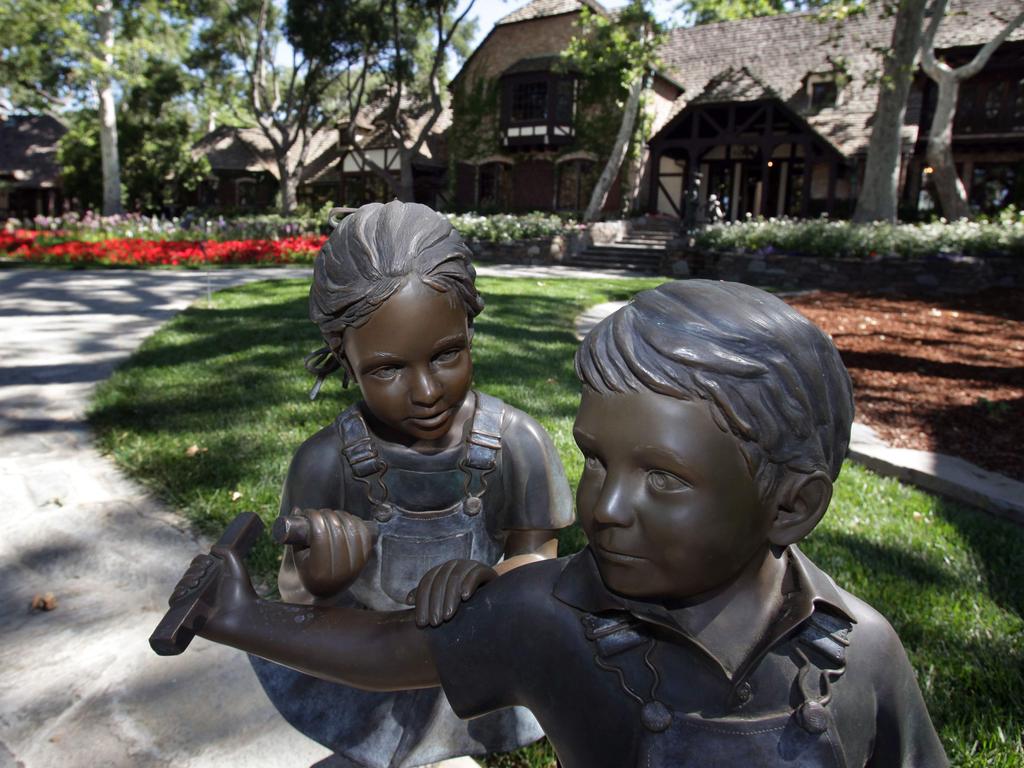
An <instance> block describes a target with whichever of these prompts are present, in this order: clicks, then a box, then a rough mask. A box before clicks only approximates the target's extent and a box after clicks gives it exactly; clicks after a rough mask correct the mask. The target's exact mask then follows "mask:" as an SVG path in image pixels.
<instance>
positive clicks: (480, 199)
mask: <svg viewBox="0 0 1024 768" xmlns="http://www.w3.org/2000/svg"><path fill="white" fill-rule="evenodd" d="M510 190H511V179H510V175H509V167H508V166H507V165H506V164H505V163H501V162H490V163H482V164H481V165H479V166H478V167H477V176H476V204H477V207H478V208H479V209H480V210H481V211H501V210H505V209H507V208H508V204H509V191H510Z"/></svg>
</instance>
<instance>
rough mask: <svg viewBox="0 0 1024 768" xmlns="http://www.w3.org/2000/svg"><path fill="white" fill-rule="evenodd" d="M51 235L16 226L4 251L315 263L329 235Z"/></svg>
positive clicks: (48, 260) (162, 261)
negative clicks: (227, 237) (99, 237)
mask: <svg viewBox="0 0 1024 768" xmlns="http://www.w3.org/2000/svg"><path fill="white" fill-rule="evenodd" d="M47 235H49V237H52V236H53V235H52V234H50V233H43V232H33V231H28V230H15V231H14V232H0V251H6V252H7V253H9V254H10V255H11V256H13V257H15V258H17V259H20V260H23V261H31V262H40V263H44V264H80V265H88V264H102V265H105V266H109V265H117V266H130V267H150V266H179V265H181V266H201V265H204V264H289V263H293V262H296V261H311V260H312V259H313V257H314V256H316V253H317V251H319V250H320V247H321V246H322V245H323V244H324V241H325V240H326V239H327V238H325V237H287V238H283V239H281V240H226V241H223V242H221V241H217V240H205V241H193V240H137V239H134V238H132V239H110V240H100V241H97V242H85V241H81V240H69V241H64V242H50V241H48V240H47V239H44V236H47Z"/></svg>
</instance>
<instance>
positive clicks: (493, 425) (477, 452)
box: [459, 392, 503, 515]
mask: <svg viewBox="0 0 1024 768" xmlns="http://www.w3.org/2000/svg"><path fill="white" fill-rule="evenodd" d="M502 410H503V403H502V402H501V400H499V399H498V398H496V397H491V396H490V395H485V394H484V393H483V392H477V393H476V412H475V413H474V414H473V423H472V424H471V425H470V430H469V438H468V439H467V440H466V454H465V456H464V457H463V459H462V461H461V462H459V467H460V468H461V469H462V471H463V472H465V473H466V496H467V497H468V498H467V500H466V502H467V503H466V512H467V513H468V514H471V515H475V514H477V513H478V512H479V511H480V509H481V508H482V503H481V501H480V497H481V496H482V495H483V493H484V491H485V490H487V475H489V474H490V473H491V472H493V471H494V470H495V468H496V467H497V466H498V455H499V453H500V451H501V414H502Z"/></svg>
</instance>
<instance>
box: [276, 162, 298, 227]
mask: <svg viewBox="0 0 1024 768" xmlns="http://www.w3.org/2000/svg"><path fill="white" fill-rule="evenodd" d="M277 170H278V173H280V174H281V182H280V185H279V189H280V192H281V215H282V216H290V215H291V214H292V212H293V211H294V210H295V206H296V205H297V204H298V198H299V174H298V171H296V172H294V173H293V172H291V171H290V170H289V169H288V166H287V162H283V163H282V162H281V161H280V160H278V162H277Z"/></svg>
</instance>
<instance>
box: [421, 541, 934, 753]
mask: <svg viewBox="0 0 1024 768" xmlns="http://www.w3.org/2000/svg"><path fill="white" fill-rule="evenodd" d="M785 557H786V559H787V571H786V577H785V581H784V589H783V591H784V600H783V604H782V608H781V609H780V611H779V613H778V615H777V616H776V618H775V619H774V621H772V622H770V625H769V626H767V627H764V628H762V631H761V632H759V633H758V634H759V636H761V637H762V641H761V642H759V643H758V644H757V645H756V646H755V647H754V650H753V651H752V652H751V653H750V654H749V656H748V657H747V659H746V660H745V661H744V662H743V663H742V664H741V665H740V666H739V668H738V669H737V671H736V673H735V674H733V675H730V674H729V673H728V672H727V671H726V669H725V668H724V667H723V665H722V664H721V663H720V662H719V661H718V660H717V659H716V658H715V655H714V649H713V648H704V647H703V646H701V645H700V644H699V643H698V642H696V641H695V640H694V639H693V638H692V637H690V636H689V635H688V634H687V633H686V632H684V631H683V630H682V629H681V628H680V627H679V625H678V624H677V623H676V622H675V620H674V619H673V618H672V616H671V614H670V613H669V612H668V611H667V610H666V608H665V607H664V606H662V605H660V604H658V603H646V602H641V601H632V600H627V599H624V598H622V597H619V596H617V595H615V594H614V593H612V592H610V591H609V590H608V589H607V588H606V587H605V585H604V584H603V582H602V580H601V577H600V574H599V572H598V570H597V565H596V563H595V561H594V557H593V555H592V553H591V552H590V550H589V548H587V549H584V550H583V551H582V552H580V553H579V554H577V555H575V556H574V557H572V558H563V559H560V560H558V561H548V562H544V563H537V564H534V565H531V566H529V567H526V568H521V569H519V570H517V571H514V572H512V573H509V574H506V575H505V576H503V577H502V578H501V579H499V580H498V581H496V582H494V583H492V584H490V585H488V586H487V588H486V589H484V590H482V591H481V592H480V593H479V594H478V595H476V596H475V598H474V599H472V600H470V601H469V602H467V603H465V604H464V605H463V606H462V607H461V609H460V610H459V612H458V613H457V614H456V615H455V617H454V618H453V619H452V620H451V621H450V622H448V623H447V624H444V625H442V626H441V627H439V628H437V629H433V630H428V632H427V634H428V638H429V643H430V647H431V651H432V654H433V656H434V659H435V663H436V664H437V668H438V670H439V672H440V677H441V682H442V686H443V688H444V690H445V693H446V694H447V696H448V700H449V701H450V703H451V704H452V707H453V709H454V710H455V712H456V713H457V714H458V715H459V716H460V717H474V716H478V715H481V714H484V713H486V712H490V711H492V710H494V709H497V708H500V707H505V706H510V705H524V706H527V707H529V708H530V709H531V711H532V712H533V714H534V715H535V716H536V717H537V719H538V720H539V721H540V723H541V726H542V727H543V728H544V730H545V732H546V733H547V734H548V736H549V738H550V739H551V742H552V743H553V744H554V745H555V747H556V750H557V752H558V755H559V758H560V760H561V762H562V764H563V765H565V766H566V768H582V767H584V766H585V767H586V768H602V767H604V766H607V768H624V767H625V766H638V767H639V766H644V768H646V767H647V766H673V768H676V767H677V766H678V767H679V768H687V767H689V766H693V767H694V768H696V767H697V766H711V765H722V766H727V765H728V766H731V765H737V766H740V765H743V766H746V765H751V766H753V765H757V766H806V767H807V768H810V767H811V766H814V768H819V767H820V768H826V767H827V768H833V767H835V768H853V767H854V766H885V767H886V768H889V767H890V766H892V767H893V768H899V767H900V766H920V767H921V768H926V767H927V768H932V767H933V766H944V765H947V761H946V758H945V755H944V752H943V750H942V746H941V744H940V742H939V739H938V736H937V735H936V733H935V731H934V729H933V727H932V724H931V721H930V720H929V717H928V713H927V710H926V709H925V705H924V702H923V700H922V698H921V693H920V690H919V689H918V686H917V682H916V680H915V678H914V673H913V670H912V669H911V667H910V664H909V662H908V661H907V658H906V654H905V652H904V650H903V647H902V645H901V644H900V642H899V639H898V638H897V636H896V634H895V632H894V631H893V630H892V628H891V627H890V626H889V624H888V623H887V622H886V621H885V619H884V618H882V617H881V615H879V614H878V613H877V612H876V611H875V610H874V609H872V608H871V607H870V606H868V605H867V604H865V603H864V602H862V601H860V600H858V599H857V598H855V597H853V596H852V595H850V594H849V593H847V592H844V591H843V590H841V589H839V588H838V587H837V586H836V585H835V584H834V583H833V582H832V580H831V579H830V578H829V577H828V576H827V575H826V574H825V573H823V572H822V571H821V570H819V569H818V568H817V567H816V566H815V565H814V564H813V563H812V562H811V561H810V560H808V559H807V558H806V557H805V556H804V555H803V554H802V553H801V552H800V551H799V550H798V549H797V548H796V547H795V546H791V547H789V548H788V550H787V552H786V554H785Z"/></svg>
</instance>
